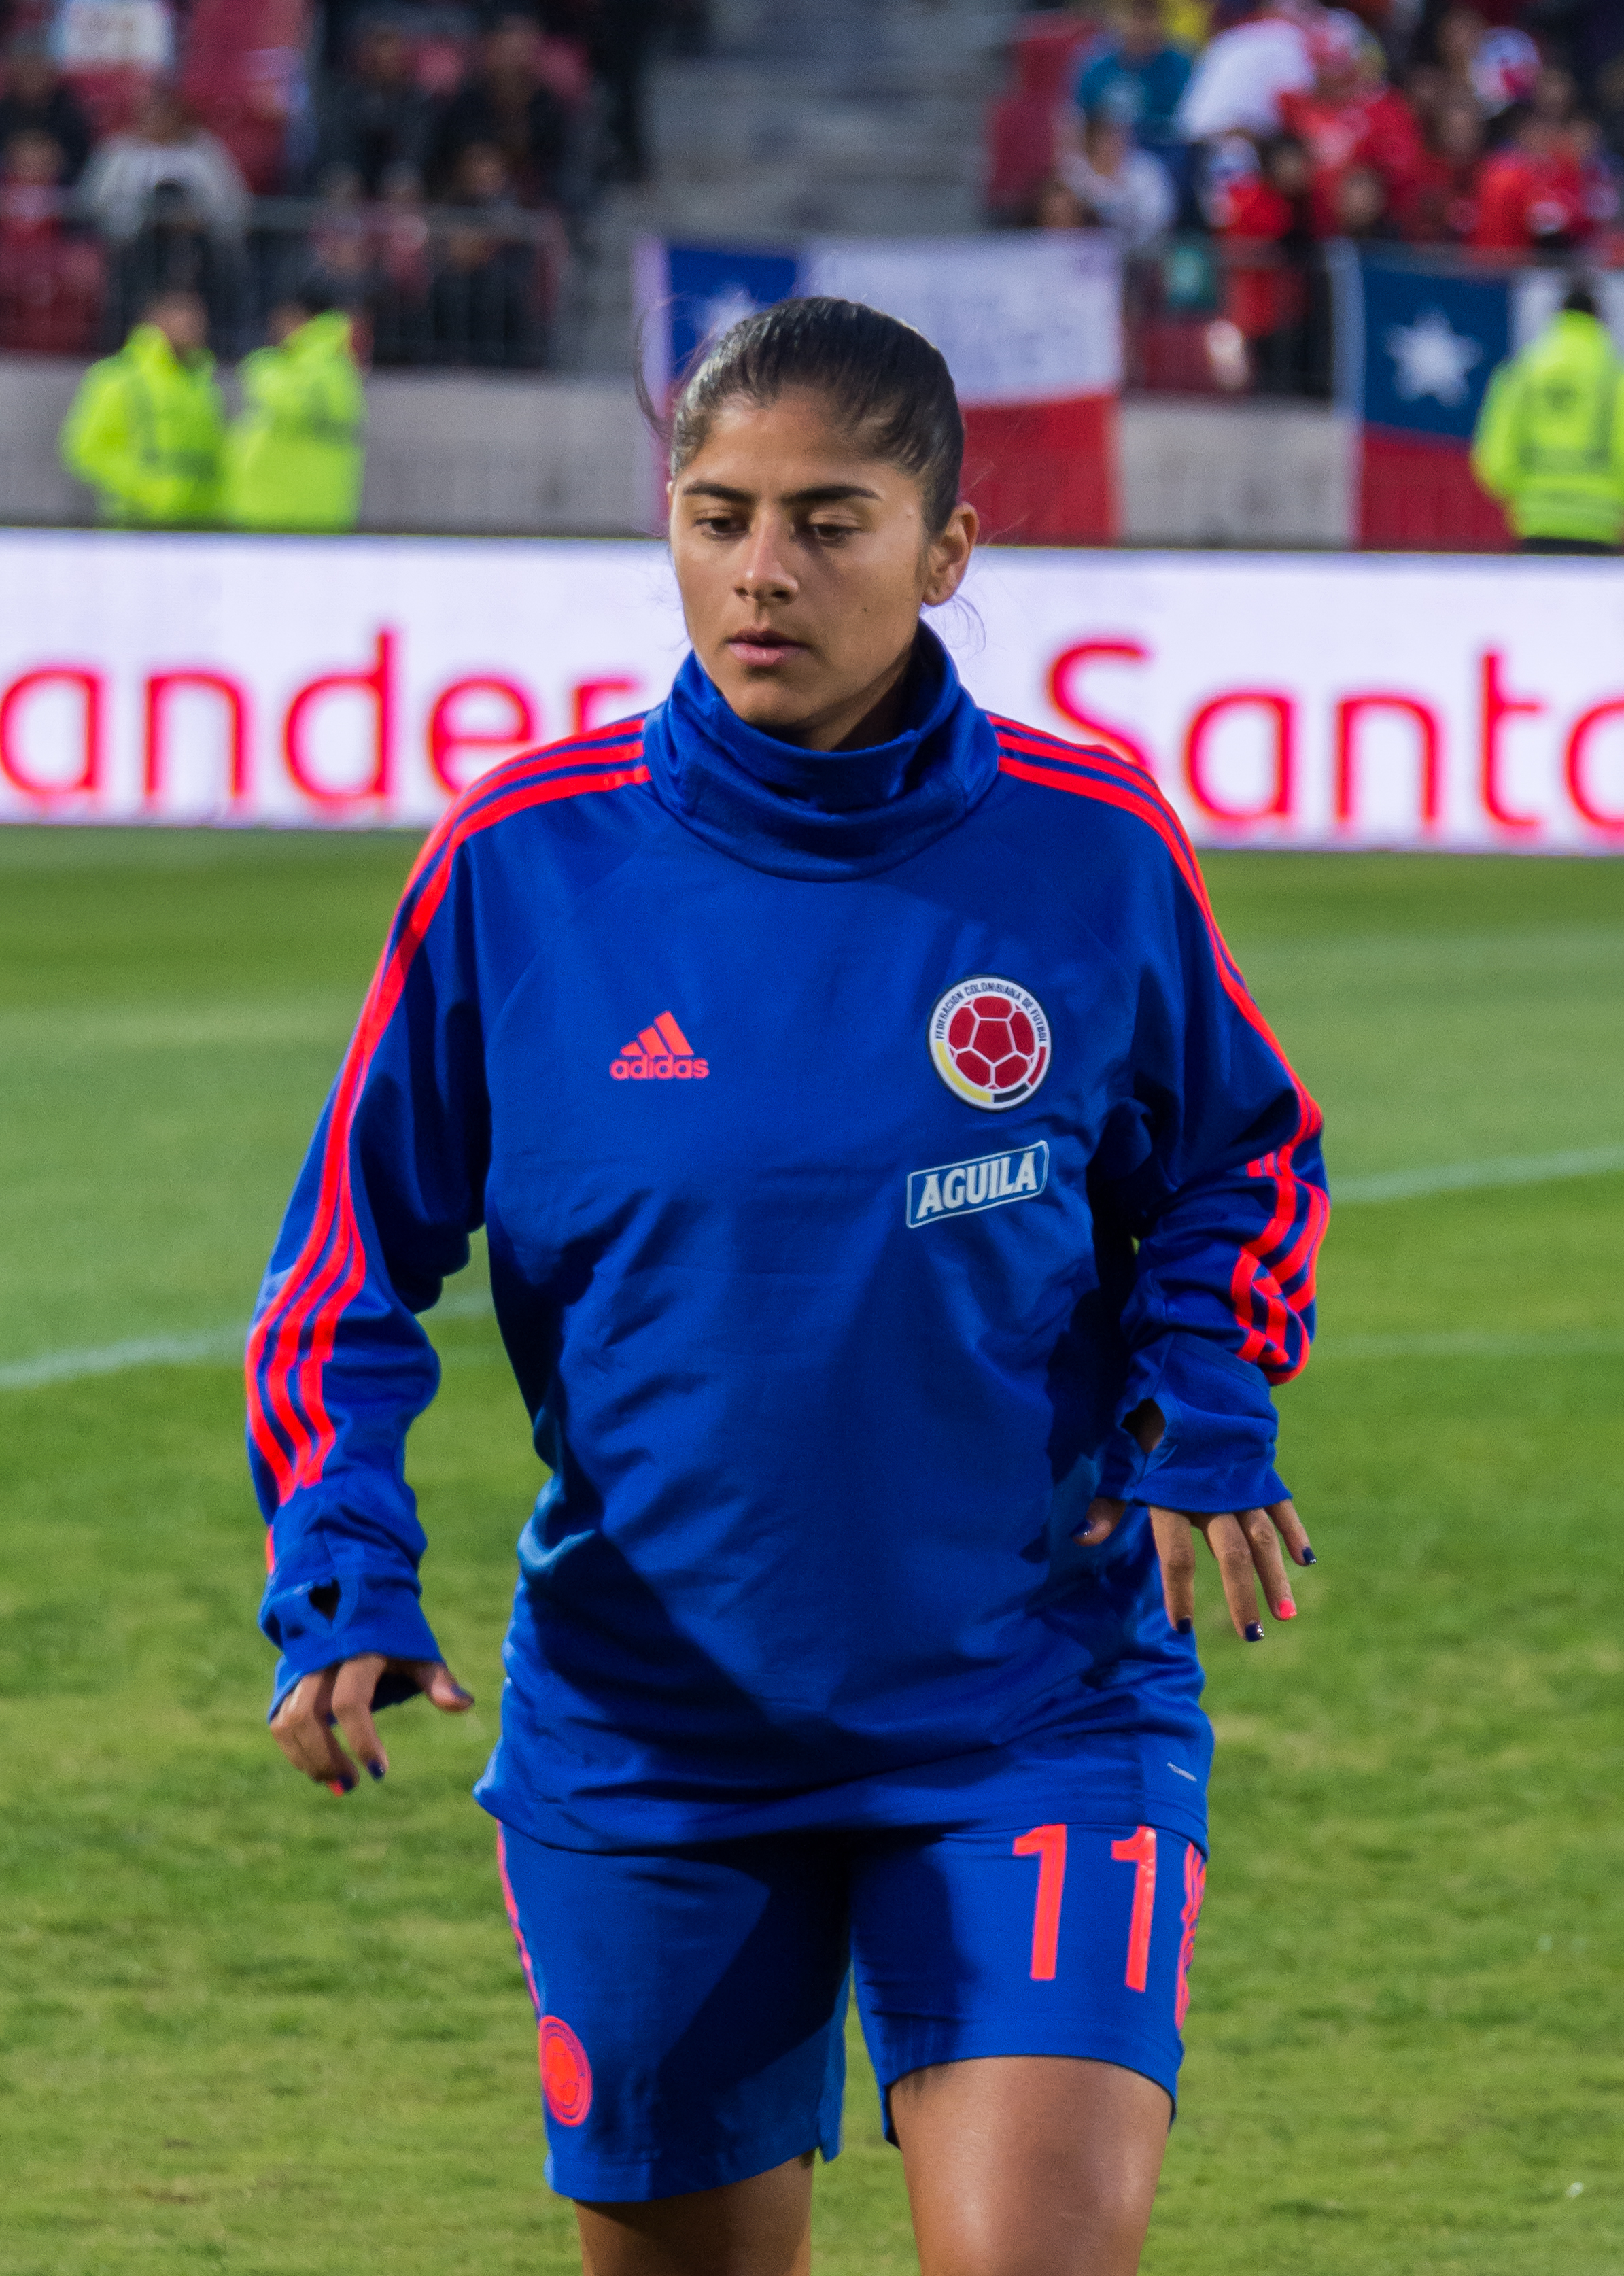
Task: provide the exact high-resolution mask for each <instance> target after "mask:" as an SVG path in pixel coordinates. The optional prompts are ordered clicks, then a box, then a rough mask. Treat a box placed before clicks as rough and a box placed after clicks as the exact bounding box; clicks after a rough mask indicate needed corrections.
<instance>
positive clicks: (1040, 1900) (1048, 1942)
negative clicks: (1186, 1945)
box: [1014, 1825, 1156, 1992]
mask: <svg viewBox="0 0 1624 2276" xmlns="http://www.w3.org/2000/svg"><path fill="white" fill-rule="evenodd" d="M1014 1852H1015V1855H1016V1856H1017V1857H1036V1860H1037V1904H1036V1909H1035V1911H1034V1913H1033V1915H1032V1980H1033V1982H1034V1983H1035V1984H1047V1983H1051V1982H1052V1981H1053V1979H1054V1974H1055V1970H1056V1969H1057V1968H1058V1966H1059V1955H1060V1899H1061V1897H1062V1896H1063V1894H1064V1893H1065V1890H1066V1828H1065V1827H1064V1826H1063V1825H1035V1826H1034V1827H1033V1828H1032V1831H1031V1832H1029V1833H1018V1834H1017V1835H1016V1837H1015V1844H1014ZM1111 1854H1112V1856H1113V1857H1114V1858H1115V1859H1116V1861H1117V1863H1119V1864H1120V1865H1131V1866H1132V1867H1133V1868H1134V1909H1133V1911H1132V1913H1131V1914H1130V1915H1129V1916H1128V1924H1127V1976H1126V1982H1127V1988H1128V1990H1129V1991H1130V1992H1142V1991H1143V1990H1144V1988H1145V1985H1146V1984H1147V1982H1148V1981H1149V1980H1150V1923H1151V1920H1152V1918H1153V1917H1154V1916H1155V1912H1156V1828H1155V1826H1154V1825H1139V1826H1135V1829H1134V1832H1132V1833H1131V1834H1130V1835H1129V1837H1128V1839H1127V1840H1126V1841H1113V1842H1112V1845H1111Z"/></svg>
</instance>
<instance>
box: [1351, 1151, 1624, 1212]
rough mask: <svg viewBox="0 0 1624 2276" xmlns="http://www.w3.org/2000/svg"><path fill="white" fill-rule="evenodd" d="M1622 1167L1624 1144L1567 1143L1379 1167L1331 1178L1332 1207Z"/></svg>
mask: <svg viewBox="0 0 1624 2276" xmlns="http://www.w3.org/2000/svg"><path fill="white" fill-rule="evenodd" d="M1611 1170H1624V1146H1583V1147H1576V1148H1570V1149H1569V1150H1568V1151H1567V1153H1565V1154H1501V1155H1499V1156H1498V1157H1496V1158H1495V1159H1494V1160H1493V1161H1489V1162H1446V1163H1444V1164H1442V1165H1440V1166H1439V1167H1438V1168H1437V1169H1434V1170H1383V1171H1380V1172H1377V1175H1376V1176H1374V1177H1370V1178H1333V1179H1332V1184H1331V1201H1332V1207H1333V1208H1337V1209H1346V1208H1347V1206H1348V1204H1349V1203H1350V1202H1353V1203H1357V1202H1410V1201H1420V1200H1422V1199H1423V1197H1424V1196H1425V1195H1428V1194H1464V1193H1469V1192H1472V1191H1474V1190H1481V1189H1482V1188H1483V1187H1489V1186H1544V1185H1553V1184H1555V1183H1556V1181H1557V1180H1559V1179H1562V1178H1599V1177H1604V1176H1605V1175H1606V1173H1607V1172H1609V1171H1611Z"/></svg>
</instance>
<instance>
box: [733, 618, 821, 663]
mask: <svg viewBox="0 0 1624 2276" xmlns="http://www.w3.org/2000/svg"><path fill="white" fill-rule="evenodd" d="M727 645H728V647H729V649H731V650H732V653H733V655H734V656H737V658H738V659H739V661H740V664H753V665H758V666H759V665H765V666H770V665H772V664H785V663H787V661H788V660H789V658H790V657H791V656H800V655H801V654H802V653H803V648H802V643H801V641H797V640H791V638H790V637H789V635H788V633H781V632H778V631H777V630H775V628H774V627H773V626H771V625H750V626H747V627H746V629H745V630H744V631H743V632H740V633H732V635H731V637H730V638H729V640H728V642H727Z"/></svg>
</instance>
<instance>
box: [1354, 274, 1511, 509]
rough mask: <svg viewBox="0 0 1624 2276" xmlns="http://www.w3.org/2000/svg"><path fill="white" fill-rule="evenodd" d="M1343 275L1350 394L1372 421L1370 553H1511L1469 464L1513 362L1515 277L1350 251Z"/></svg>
mask: <svg viewBox="0 0 1624 2276" xmlns="http://www.w3.org/2000/svg"><path fill="white" fill-rule="evenodd" d="M1332 257H1333V262H1335V260H1336V256H1335V255H1333V256H1332ZM1333 273H1335V274H1336V282H1337V318H1338V330H1339V333H1340V334H1341V340H1340V343H1339V346H1340V351H1341V365H1342V374H1343V381H1344V390H1343V391H1344V396H1345V398H1346V397H1347V395H1349V394H1351V396H1352V398H1353V400H1352V402H1351V403H1350V404H1349V405H1348V407H1349V408H1350V409H1353V410H1355V411H1356V412H1357V413H1358V415H1359V417H1360V419H1361V420H1362V436H1361V445H1362V447H1361V466H1360V473H1359V499H1358V509H1359V511H1358V530H1359V542H1360V544H1361V545H1364V546H1371V547H1375V548H1377V549H1378V550H1392V551H1410V550H1416V549H1421V550H1429V551H1430V550H1434V549H1438V548H1447V549H1448V550H1451V551H1456V550H1465V551H1470V552H1496V551H1503V550H1505V548H1506V545H1507V544H1508V543H1509V542H1510V541H1509V539H1508V537H1507V535H1506V517H1505V514H1504V513H1503V512H1502V511H1501V509H1500V506H1499V502H1498V500H1496V499H1494V498H1491V497H1489V496H1488V495H1487V493H1486V492H1484V491H1483V490H1481V489H1479V488H1478V487H1477V484H1476V481H1475V480H1474V479H1473V475H1472V470H1471V466H1470V464H1469V460H1468V453H1469V451H1470V450H1471V444H1472V432H1473V429H1475V428H1476V424H1477V414H1478V413H1479V411H1481V410H1482V408H1483V398H1484V391H1485V390H1486V389H1487V387H1488V384H1489V377H1490V375H1491V372H1492V371H1493V369H1494V368H1495V366H1496V364H1499V363H1503V362H1504V361H1505V360H1506V356H1507V355H1509V354H1510V353H1511V351H1512V330H1513V325H1512V307H1511V301H1512V292H1511V280H1510V278H1509V277H1507V276H1506V272H1505V271H1504V270H1502V271H1500V272H1499V274H1498V275H1497V274H1495V273H1494V272H1493V271H1490V272H1488V273H1487V274H1484V273H1482V272H1480V273H1479V274H1478V275H1476V276H1471V275H1468V274H1462V273H1461V269H1458V268H1457V269H1446V268H1445V267H1444V266H1443V265H1442V264H1441V263H1438V262H1428V261H1427V260H1426V259H1425V257H1424V256H1420V257H1415V256H1411V257H1409V258H1408V259H1407V258H1406V257H1405V255H1403V254H1398V253H1394V254H1387V253H1381V254H1365V255H1364V256H1363V257H1362V258H1361V257H1360V256H1359V255H1357V254H1355V253H1354V252H1353V251H1352V248H1351V247H1350V248H1348V249H1347V252H1346V253H1344V254H1342V256H1341V265H1340V268H1339V272H1338V271H1336V270H1334V269H1333Z"/></svg>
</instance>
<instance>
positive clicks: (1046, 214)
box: [1025, 174, 1089, 230]
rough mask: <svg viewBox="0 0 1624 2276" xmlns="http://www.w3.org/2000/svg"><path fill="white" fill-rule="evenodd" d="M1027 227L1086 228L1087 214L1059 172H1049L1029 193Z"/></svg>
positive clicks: (1087, 223) (1050, 228) (1026, 216)
mask: <svg viewBox="0 0 1624 2276" xmlns="http://www.w3.org/2000/svg"><path fill="white" fill-rule="evenodd" d="M1025 219H1026V221H1027V223H1028V226H1029V227H1031V228H1033V229H1043V230H1060V229H1087V228H1088V226H1089V216H1088V212H1087V210H1086V209H1085V208H1084V206H1083V203H1082V201H1081V198H1079V197H1078V195H1077V193H1076V192H1075V191H1074V190H1072V189H1070V188H1068V187H1067V186H1066V183H1064V182H1063V181H1062V180H1061V179H1060V177H1059V174H1051V175H1050V176H1049V177H1048V178H1047V180H1045V181H1042V182H1040V183H1039V184H1038V186H1037V187H1036V190H1034V191H1033V193H1032V202H1031V205H1030V206H1029V207H1028V210H1027V213H1026V215H1025Z"/></svg>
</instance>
